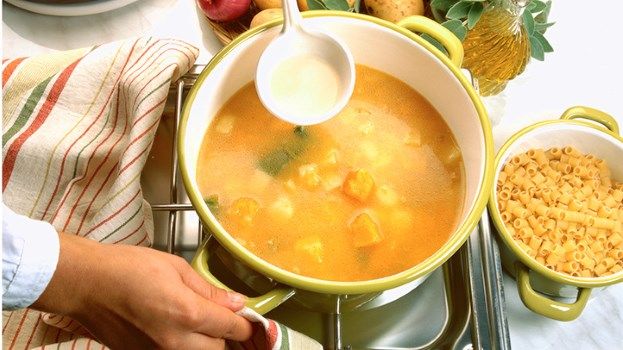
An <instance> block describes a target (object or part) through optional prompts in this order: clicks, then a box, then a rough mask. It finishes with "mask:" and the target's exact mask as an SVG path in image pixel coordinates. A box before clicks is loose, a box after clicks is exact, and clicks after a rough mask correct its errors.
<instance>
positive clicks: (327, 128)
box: [197, 65, 465, 281]
mask: <svg viewBox="0 0 623 350" xmlns="http://www.w3.org/2000/svg"><path fill="white" fill-rule="evenodd" d="M356 74H357V75H356V84H355V90H354V92H353V95H352V97H351V100H350V101H349V103H348V105H347V106H346V107H345V109H344V110H342V111H341V112H340V113H339V114H338V115H337V116H335V117H334V118H332V119H330V120H329V121H327V122H324V123H322V124H319V125H313V126H306V127H301V126H294V125H291V124H288V123H286V122H283V121H281V120H279V119H277V118H275V117H274V116H272V115H271V114H270V113H269V112H268V111H267V110H266V109H265V108H264V107H263V105H262V103H261V102H260V100H259V98H258V96H257V93H256V90H255V86H254V84H253V83H249V84H247V85H245V86H244V87H243V88H241V89H240V91H238V92H237V93H236V94H235V95H233V96H232V97H231V98H230V99H229V100H228V101H227V103H225V105H224V106H223V107H222V108H221V110H220V111H219V112H218V114H217V115H216V116H215V119H214V120H213V121H212V123H211V125H210V127H209V129H208V130H207V132H206V135H205V137H204V140H203V144H202V146H201V151H200V154H199V160H198V165H197V181H198V183H199V187H200V190H201V193H202V194H203V195H204V199H205V201H206V203H207V204H208V206H209V207H210V209H211V211H212V212H213V213H214V215H215V216H216V217H217V218H218V220H219V222H220V223H221V225H222V226H223V227H224V228H225V229H226V230H227V231H228V232H229V233H230V234H231V235H232V236H233V237H235V238H236V240H237V241H238V242H240V244H242V245H243V246H245V247H246V248H247V249H249V250H250V251H251V252H253V253H254V254H255V255H257V256H259V257H261V258H262V259H264V260H266V261H268V262H270V263H272V264H274V265H277V266H279V267H281V268H283V269H286V270H289V271H291V272H294V273H297V274H300V275H305V276H310V277H315V278H320V279H324V280H337V281H360V280H369V279H374V278H379V277H384V276H389V275H392V274H395V273H398V272H401V271H404V270H406V269H408V268H410V267H413V266H415V265H417V264H418V263H420V262H421V261H423V260H424V259H426V258H427V257H429V256H431V255H432V254H433V253H434V252H435V251H436V250H438V249H439V248H440V247H441V246H442V245H443V244H444V243H445V242H446V241H447V240H448V238H449V237H450V235H451V234H452V233H453V232H454V229H455V227H456V225H457V223H458V220H459V217H460V214H461V210H462V206H463V201H464V194H465V193H464V192H465V184H464V182H465V179H464V169H463V161H462V158H461V153H460V151H459V149H458V147H457V144H456V142H455V140H454V137H453V135H452V133H451V131H450V129H449V128H448V126H447V125H446V123H445V122H444V120H443V118H442V117H441V115H440V114H439V113H438V112H437V111H436V110H435V109H434V108H433V107H432V106H431V104H430V103H429V102H428V101H427V100H426V99H425V98H424V97H422V96H421V95H420V94H419V93H418V92H416V91H415V90H413V89H412V88H411V87H410V86H408V85H407V84H405V83H403V82H402V81H400V80H398V79H396V78H394V77H392V76H390V75H388V74H385V73H383V72H380V71H378V70H375V69H372V68H369V67H366V66H361V65H357V66H356Z"/></svg>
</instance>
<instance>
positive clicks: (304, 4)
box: [296, 0, 309, 11]
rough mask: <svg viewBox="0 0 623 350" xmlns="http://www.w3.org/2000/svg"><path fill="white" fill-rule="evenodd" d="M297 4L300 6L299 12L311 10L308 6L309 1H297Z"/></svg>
mask: <svg viewBox="0 0 623 350" xmlns="http://www.w3.org/2000/svg"><path fill="white" fill-rule="evenodd" d="M296 2H297V3H298V4H299V10H301V11H307V10H309V6H307V0H296Z"/></svg>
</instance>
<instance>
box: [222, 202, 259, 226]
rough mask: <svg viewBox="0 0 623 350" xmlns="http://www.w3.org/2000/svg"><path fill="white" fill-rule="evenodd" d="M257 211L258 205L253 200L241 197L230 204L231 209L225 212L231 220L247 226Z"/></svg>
mask: <svg viewBox="0 0 623 350" xmlns="http://www.w3.org/2000/svg"><path fill="white" fill-rule="evenodd" d="M259 210H260V205H259V203H258V202H257V201H256V200H255V199H253V198H246V197H242V198H238V199H236V200H235V201H234V202H233V203H232V205H231V207H230V208H229V210H228V211H227V214H229V216H230V217H231V218H232V219H235V220H237V221H239V222H240V223H243V224H247V225H249V224H251V222H252V221H253V219H254V218H255V215H256V214H257V212H258V211H259Z"/></svg>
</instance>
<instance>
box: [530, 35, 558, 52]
mask: <svg viewBox="0 0 623 350" xmlns="http://www.w3.org/2000/svg"><path fill="white" fill-rule="evenodd" d="M533 37H534V38H536V39H537V40H538V41H539V43H540V44H541V47H542V48H543V51H545V52H554V48H553V47H552V45H550V43H549V41H547V39H545V37H544V36H543V34H541V33H539V32H536V31H535V32H534V34H533Z"/></svg>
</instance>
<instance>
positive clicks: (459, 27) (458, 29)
mask: <svg viewBox="0 0 623 350" xmlns="http://www.w3.org/2000/svg"><path fill="white" fill-rule="evenodd" d="M441 25H442V26H444V27H446V29H448V30H449V31H451V32H452V34H454V35H456V37H457V38H459V40H461V41H463V40H465V36H466V35H467V28H465V26H464V25H463V22H461V21H459V20H458V19H452V20H449V21H445V22H443V23H442V24H441Z"/></svg>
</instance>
